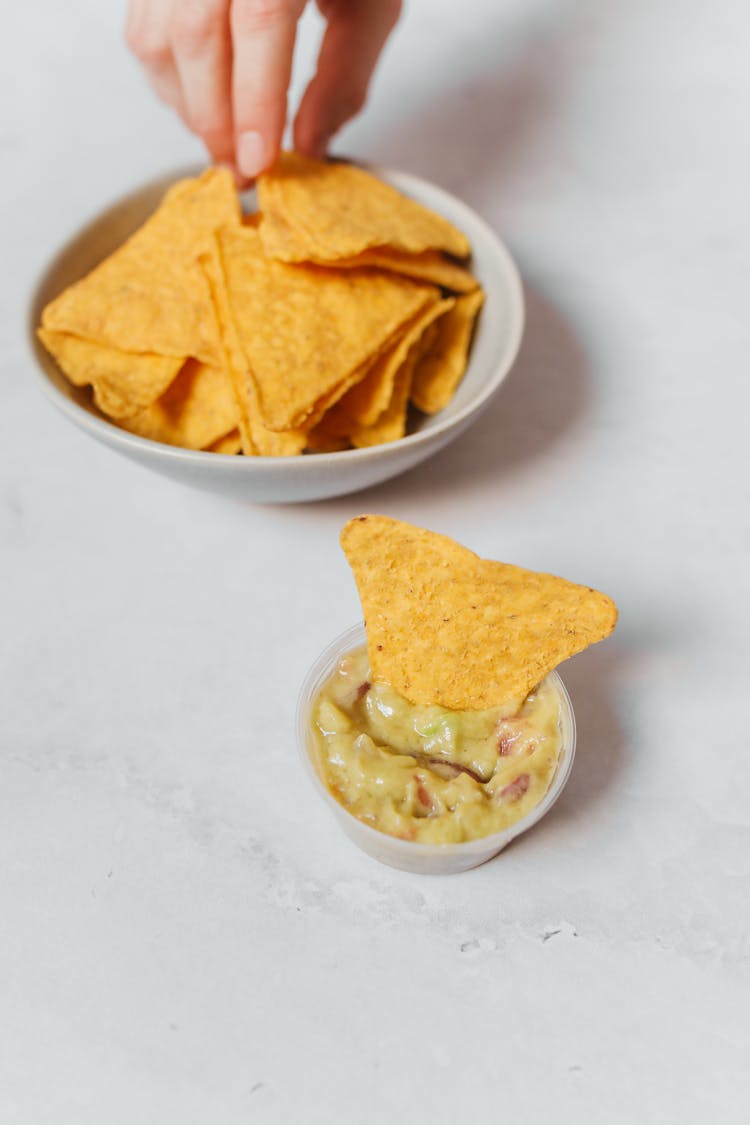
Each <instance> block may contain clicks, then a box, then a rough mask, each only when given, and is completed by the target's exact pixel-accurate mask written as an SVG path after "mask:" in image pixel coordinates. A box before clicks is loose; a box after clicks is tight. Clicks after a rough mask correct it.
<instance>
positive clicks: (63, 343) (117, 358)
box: [37, 328, 184, 418]
mask: <svg viewBox="0 0 750 1125" xmlns="http://www.w3.org/2000/svg"><path fill="white" fill-rule="evenodd" d="M37 332H38V336H39V339H40V340H41V341H42V343H43V344H44V346H45V348H46V349H47V351H48V352H50V354H51V355H53V356H54V358H55V359H56V360H57V363H58V365H59V366H60V369H61V370H62V372H63V373H64V374H65V375H66V376H67V377H68V379H70V381H71V383H74V384H75V386H76V387H83V386H85V385H86V384H87V383H92V384H93V385H94V397H95V399H96V402H97V405H98V406H99V408H100V409H101V410H103V411H104V413H105V414H109V415H110V416H111V417H112V418H127V417H128V416H129V415H132V414H137V413H138V412H139V411H140V410H143V409H144V408H145V407H147V406H149V405H150V404H151V403H152V402H153V401H154V400H155V399H157V398H158V397H159V395H161V394H163V393H164V391H165V390H166V389H167V387H168V386H169V384H170V383H171V382H172V380H173V379H174V378H175V376H176V375H177V372H178V371H179V370H180V368H181V367H182V364H183V362H184V361H183V360H182V359H176V358H175V357H174V356H161V355H147V354H144V355H135V354H133V353H132V352H121V351H117V350H116V349H115V348H107V347H103V346H102V345H101V344H94V343H92V342H91V341H90V340H80V339H78V337H77V336H70V335H68V333H66V332H53V331H52V330H51V329H48V328H39V329H38V330H37Z"/></svg>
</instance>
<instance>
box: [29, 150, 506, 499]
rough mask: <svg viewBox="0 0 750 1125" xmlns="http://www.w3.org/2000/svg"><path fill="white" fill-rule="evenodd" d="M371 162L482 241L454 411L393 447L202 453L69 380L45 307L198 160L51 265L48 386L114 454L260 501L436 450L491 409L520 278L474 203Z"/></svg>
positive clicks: (43, 291)
mask: <svg viewBox="0 0 750 1125" xmlns="http://www.w3.org/2000/svg"><path fill="white" fill-rule="evenodd" d="M371 170H372V171H373V172H374V173H375V175H377V176H380V177H381V178H382V179H384V180H387V181H388V182H389V183H391V184H393V185H394V186H395V187H397V188H398V189H399V190H400V191H403V192H404V193H405V194H406V195H410V196H412V197H413V198H415V199H417V200H419V201H420V202H421V203H424V204H426V205H427V206H428V207H432V208H433V209H434V210H435V211H438V212H440V214H442V215H445V216H446V217H447V218H448V219H450V220H451V221H452V222H454V223H455V224H456V225H457V226H458V227H460V229H461V230H462V231H463V232H464V233H465V234H466V235H467V237H468V238H469V239H470V241H471V244H472V246H473V259H472V269H473V271H474V273H475V274H476V276H477V277H478V278H479V280H480V282H481V284H482V286H483V287H484V290H485V294H486V300H485V305H484V308H483V310H482V313H481V315H480V318H479V322H478V325H477V330H476V333H475V338H474V344H473V347H472V352H471V358H470V362H469V366H468V369H467V371H466V374H465V376H464V378H463V381H462V383H461V385H460V387H459V389H458V392H457V393H456V396H455V398H454V399H453V401H452V402H451V403H450V404H449V406H447V407H446V409H445V410H443V411H441V412H440V413H439V414H436V415H434V416H433V417H430V418H425V419H424V420H423V421H422V422H420V424H419V429H418V430H417V431H416V432H413V433H410V434H409V435H408V436H407V437H405V438H402V439H401V440H400V441H396V442H392V443H390V444H388V445H380V446H374V447H372V448H370V449H352V450H345V451H343V452H341V453H317V454H312V455H304V456H297V457H234V456H227V455H224V454H218V453H199V452H194V451H192V450H188V449H178V448H176V447H174V446H170V445H162V444H160V443H159V442H154V441H148V440H147V439H145V438H140V437H136V436H135V435H133V434H129V433H127V432H126V431H125V430H121V429H119V427H117V426H115V425H113V424H112V423H111V422H109V421H108V420H107V419H106V418H105V417H104V416H103V415H102V414H101V413H100V412H99V411H98V410H97V408H96V407H95V406H94V404H93V403H92V402H91V401H90V394H89V392H88V391H87V390H85V389H78V388H76V387H73V386H72V385H71V384H70V383H69V382H68V381H67V379H65V377H64V376H63V375H62V374H61V373H60V371H59V370H58V368H57V366H56V364H55V362H54V361H53V359H52V358H51V357H50V356H49V355H48V354H47V352H46V351H45V349H44V348H43V347H42V346H41V344H39V342H38V341H37V339H36V336H35V333H34V330H35V328H36V326H37V325H38V324H39V321H40V317H41V312H42V309H43V308H44V306H45V305H46V304H47V302H48V301H50V300H51V299H52V298H53V297H55V296H56V295H57V294H58V293H60V292H61V291H62V290H63V289H64V288H65V287H66V286H68V285H70V284H71V283H72V282H74V281H77V280H78V279H79V278H81V277H83V276H84V274H86V273H88V271H89V270H91V269H92V268H93V267H94V266H95V265H97V263H98V262H100V261H101V260H102V259H103V258H104V257H106V256H107V255H108V254H110V253H111V252H112V251H113V250H114V249H115V248H116V247H117V246H119V245H120V243H122V242H123V241H124V239H125V238H127V237H128V236H129V235H130V234H131V233H132V232H133V231H134V230H135V229H136V228H137V227H138V226H140V225H141V223H143V221H144V220H145V219H146V218H147V216H148V215H149V214H151V212H152V211H153V210H154V209H155V208H156V206H157V204H158V203H159V200H160V199H161V197H162V195H163V194H164V192H165V191H166V189H167V188H168V187H169V185H170V184H171V183H173V182H174V180H176V179H178V178H180V177H181V176H185V175H192V174H195V173H196V172H197V169H195V168H188V169H183V170H182V171H180V172H179V173H178V172H175V173H173V174H172V175H169V176H163V177H161V178H160V179H158V180H154V181H152V182H151V183H148V184H146V185H145V186H144V187H141V188H138V189H137V190H136V191H134V192H132V193H131V194H130V195H128V196H126V197H125V198H124V199H121V200H120V201H119V202H118V203H115V204H114V205H113V206H112V207H109V208H108V209H107V210H106V211H104V212H102V213H101V214H100V215H99V216H98V217H97V218H96V219H94V220H93V222H91V223H90V224H89V225H88V226H87V227H85V229H83V230H81V231H79V232H78V233H77V234H76V235H74V236H73V238H72V239H71V241H70V242H68V243H67V245H66V246H64V247H63V249H62V250H60V251H59V253H58V254H57V256H56V257H55V259H54V260H53V262H52V263H51V265H50V266H49V267H48V268H47V270H46V271H45V273H44V275H43V276H42V278H41V279H40V281H39V283H38V286H37V288H36V291H35V293H34V296H33V298H32V304H31V310H30V324H29V328H30V341H31V347H32V350H33V354H34V359H35V363H34V366H35V368H36V369H37V371H38V373H39V376H40V381H41V386H42V389H43V391H44V392H45V393H46V395H47V396H48V398H50V399H51V401H52V402H53V403H54V405H55V406H56V407H58V409H59V410H61V411H62V412H63V414H65V416H66V417H67V418H69V419H70V421H71V422H74V423H75V424H76V425H77V426H79V427H80V428H81V429H82V430H84V431H85V432H86V433H88V434H90V435H91V437H93V438H96V439H97V440H98V441H100V442H103V443H104V444H105V445H108V446H109V447H110V449H113V450H114V451H115V452H117V453H121V454H124V455H125V456H126V457H130V458H131V459H132V460H134V461H138V462H140V464H142V465H145V466H147V467H148V468H150V469H154V470H155V471H156V472H160V473H163V474H164V475H166V476H169V477H173V478H174V479H175V480H179V481H182V482H183V483H184V484H188V485H193V486H194V487H198V488H202V489H206V490H208V491H212V492H218V493H221V494H223V495H226V496H230V497H236V498H239V499H244V500H250V501H255V502H268V503H284V502H287V503H294V502H297V501H301V500H318V499H323V498H325V497H330V496H339V495H342V494H344V493H347V492H356V491H357V490H358V489H361V488H367V487H368V486H370V485H373V484H377V483H379V482H380V481H384V480H387V479H388V478H389V477H393V476H396V474H397V473H402V472H404V471H405V470H407V469H410V468H412V467H413V466H414V465H417V464H418V463H419V462H420V461H423V460H425V458H427V457H430V456H432V454H433V453H437V452H438V450H439V449H442V448H443V446H445V445H447V444H448V442H450V441H453V439H454V438H456V437H458V435H459V434H460V433H462V432H463V431H464V430H465V429H466V427H467V426H468V425H469V424H470V423H471V422H472V421H473V420H474V418H476V416H477V415H478V414H479V413H480V411H481V410H483V409H484V407H485V406H486V405H487V403H488V402H489V400H490V398H491V397H492V395H493V394H494V393H495V391H496V390H497V389H498V387H499V386H500V384H501V383H502V381H503V379H504V378H505V376H506V375H507V374H508V371H509V370H510V367H511V365H512V363H513V360H514V359H515V357H516V354H517V352H518V348H519V345H520V342H521V335H522V331H523V291H522V287H521V282H520V279H519V276H518V271H517V270H516V267H515V265H514V263H513V260H512V258H511V257H510V254H509V253H508V251H507V250H506V248H505V247H504V246H503V244H502V243H501V242H500V240H499V239H498V238H497V236H496V235H495V234H494V233H493V232H492V231H491V230H490V228H489V227H488V226H487V224H486V223H485V222H484V221H483V220H482V219H480V218H479V216H478V215H477V214H476V213H475V212H474V211H472V210H471V209H470V208H469V207H467V206H466V204H465V203H462V202H461V201H460V200H458V199H456V198H455V197H454V196H452V195H450V194H449V193H448V192H446V191H443V190H442V188H439V187H436V186H435V185H434V184H430V183H427V182H426V181H424V180H420V179H417V177H416V176H411V175H407V174H406V173H404V172H394V171H390V170H389V169H386V168H377V167H376V168H372V169H371Z"/></svg>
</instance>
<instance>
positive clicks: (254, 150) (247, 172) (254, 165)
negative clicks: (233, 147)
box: [237, 132, 266, 180]
mask: <svg viewBox="0 0 750 1125" xmlns="http://www.w3.org/2000/svg"><path fill="white" fill-rule="evenodd" d="M265 162H266V146H265V144H264V141H263V138H262V136H261V135H260V133H252V132H251V133H240V135H239V137H238V138H237V164H238V167H239V169H240V172H242V174H243V176H247V177H248V179H251V180H252V179H255V177H256V176H258V175H260V173H261V172H262V171H263V169H264V167H265Z"/></svg>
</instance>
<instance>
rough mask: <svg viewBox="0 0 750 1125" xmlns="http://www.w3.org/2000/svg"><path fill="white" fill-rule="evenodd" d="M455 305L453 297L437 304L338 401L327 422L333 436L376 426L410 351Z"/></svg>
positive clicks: (409, 326) (410, 325)
mask: <svg viewBox="0 0 750 1125" xmlns="http://www.w3.org/2000/svg"><path fill="white" fill-rule="evenodd" d="M453 304H454V298H452V297H448V298H446V299H445V300H443V301H439V300H434V301H433V302H432V303H431V304H429V305H427V306H426V307H425V308H423V309H422V310H421V311H420V312H419V313H418V314H417V316H415V317H414V318H413V320H411V321H410V322H409V323H408V324H407V325H406V326H405V327H404V330H403V331H402V333H401V334H400V335H399V337H398V339H397V340H396V342H395V343H394V345H393V346H392V347H391V348H390V349H389V350H388V351H387V352H386V353H385V354H384V355H382V356H381V357H380V359H379V360H378V361H377V362H376V363H374V364H373V366H372V368H371V370H370V371H369V373H368V374H367V376H366V377H365V378H364V379H362V380H361V381H360V382H358V383H357V384H355V386H353V387H352V388H351V390H349V391H347V392H346V394H345V395H344V396H343V397H342V398H340V399H339V401H338V403H337V404H336V405H335V407H334V408H333V410H332V411H331V417H330V418H329V419H328V430H329V432H330V433H338V434H350V433H352V432H353V430H354V429H357V430H361V429H362V428H363V427H366V426H372V425H374V424H375V422H377V420H378V418H379V417H380V415H381V414H382V413H383V411H384V410H385V409H386V407H387V406H388V403H389V402H390V401H391V398H392V396H393V385H394V382H395V379H396V374H397V372H398V371H399V369H400V368H401V367H402V366H403V363H404V360H405V359H406V357H407V355H408V354H409V350H410V349H411V347H412V346H413V344H415V343H416V341H417V340H418V339H419V338H420V336H421V335H422V334H423V332H424V331H425V330H426V329H427V328H428V327H429V325H430V324H432V322H433V321H435V320H436V319H437V318H438V317H439V316H442V315H443V313H445V312H447V311H448V310H449V309H451V308H452V307H453Z"/></svg>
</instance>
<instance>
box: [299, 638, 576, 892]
mask: <svg viewBox="0 0 750 1125" xmlns="http://www.w3.org/2000/svg"><path fill="white" fill-rule="evenodd" d="M365 642H366V636H365V628H364V625H355V626H354V627H353V628H351V629H347V631H346V632H345V633H342V634H341V636H340V637H337V638H336V640H335V641H332V642H331V644H330V645H329V646H328V648H327V649H326V650H325V651H324V652H322V653H321V654H320V656H319V657H318V659H317V660H316V661H315V663H314V664H313V666H312V668H311V669H310V671H309V672H308V673H307V676H306V677H305V682H304V683H303V685H302V688H301V689H300V694H299V700H298V703H297V745H298V748H299V751H300V754H301V756H302V761H303V764H304V767H305V769H306V771H307V773H308V775H309V777H310V779H311V781H312V784H313V786H314V788H315V789H316V790H317V792H318V794H319V795H320V797H322V799H323V800H324V801H325V803H326V804H327V805H328V808H329V809H330V810H331V812H332V813H333V815H334V816H335V817H336V820H337V821H338V822H339V824H340V826H341V828H343V830H344V832H345V833H346V835H347V836H348V837H349V839H350V840H352V841H353V842H354V843H355V844H356V845H357V847H358V848H361V849H362V851H363V852H367V854H368V855H369V856H372V858H373V859H377V860H379V861H380V862H381V863H387V864H388V865H389V866H390V867H399V868H401V870H403V871H414V872H417V873H418V874H421V875H453V874H456V873H457V872H459V871H468V870H469V868H471V867H479V865H480V864H482V863H486V862H487V860H488V859H492V858H493V856H496V855H497V854H498V853H499V852H501V851H502V850H503V848H505V847H507V846H508V844H509V843H510V842H511V840H514V839H515V838H516V836H520V835H521V833H522V832H528V830H529V828H531V827H532V826H533V825H534V824H536V823H537V821H539V820H541V819H542V817H543V816H544V815H545V814H546V813H548V812H549V810H550V809H551V808H552V806H553V805H554V803H555V801H556V800H557V798H558V797H559V796H560V794H561V793H562V791H563V789H564V788H565V784H566V782H567V780H568V778H569V776H570V771H571V769H572V767H573V758H574V757H575V751H576V724H575V716H574V714H573V705H572V704H571V702H570V696H569V695H568V693H567V691H566V690H565V685H564V684H563V682H562V680H561V679H560V676H559V675H558V674H557V672H551V673H550V676H551V678H552V679H553V681H554V682H555V686H556V687H557V690H558V692H559V693H560V701H561V717H560V722H561V726H562V748H561V750H560V759H559V763H558V766H557V771H556V773H555V776H554V778H553V779H552V784H551V785H550V787H549V789H548V790H547V793H546V794H545V796H544V798H543V799H542V800H541V801H540V802H539V804H538V805H537V806H536V807H535V808H533V809H532V810H531V812H529V813H528V815H527V816H525V817H523V818H522V819H521V820H519V821H518V822H517V823H516V824H513V825H512V826H511V827H510V828H506V829H505V831H503V832H495V833H493V834H492V835H491V836H483V837H482V838H481V839H479V840H468V841H467V842H466V843H462V844H419V843H413V842H412V841H410V840H400V839H398V838H397V837H395V836H388V835H386V833H384V832H378V831H377V829H375V828H371V827H370V826H369V825H368V824H364V823H363V822H362V821H361V820H358V819H357V817H356V816H353V815H352V814H351V813H350V812H348V811H347V810H346V809H345V808H344V806H343V805H341V804H339V802H338V801H337V800H336V798H335V797H333V796H332V794H331V793H329V791H328V789H327V788H326V786H325V784H324V782H323V781H322V779H321V777H320V776H319V774H318V771H317V769H316V768H315V763H314V759H315V741H314V738H313V733H312V707H313V703H314V701H315V698H316V696H317V694H318V692H319V691H320V689H321V688H322V687H323V684H324V683H325V682H326V680H327V679H328V678H329V676H331V675H332V673H333V671H334V669H335V668H336V665H337V664H338V662H339V660H340V659H341V657H342V656H343V655H344V654H345V653H347V652H351V650H352V649H355V648H359V647H360V645H363V644H365Z"/></svg>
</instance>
